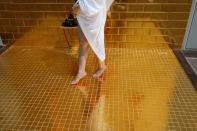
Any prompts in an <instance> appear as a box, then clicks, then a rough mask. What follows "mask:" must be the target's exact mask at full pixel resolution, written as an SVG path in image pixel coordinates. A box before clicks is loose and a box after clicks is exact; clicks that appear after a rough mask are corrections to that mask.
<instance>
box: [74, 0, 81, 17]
mask: <svg viewBox="0 0 197 131" xmlns="http://www.w3.org/2000/svg"><path fill="white" fill-rule="evenodd" d="M80 12H81V10H80V6H79V4H77V3H75V4H74V5H73V7H72V13H73V14H74V15H75V16H78V15H80Z"/></svg>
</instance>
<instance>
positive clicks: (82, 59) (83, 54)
mask: <svg viewBox="0 0 197 131" xmlns="http://www.w3.org/2000/svg"><path fill="white" fill-rule="evenodd" d="M87 56H88V43H87V40H86V38H85V36H84V35H83V33H82V32H81V31H80V52H79V70H78V73H77V75H76V77H75V79H74V80H73V81H72V83H71V84H77V83H78V82H79V81H80V80H81V79H82V78H83V77H85V76H86V75H87V73H86V71H85V67H86V60H87Z"/></svg>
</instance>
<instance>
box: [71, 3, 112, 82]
mask: <svg viewBox="0 0 197 131" xmlns="http://www.w3.org/2000/svg"><path fill="white" fill-rule="evenodd" d="M112 2H113V0H78V1H77V2H76V3H75V4H74V6H73V7H72V9H73V13H74V14H75V15H76V16H77V19H78V22H79V30H80V31H79V32H80V35H79V36H80V53H79V70H78V73H77V75H76V77H75V79H74V80H73V81H72V83H71V84H77V83H78V82H79V81H80V80H81V79H82V78H84V77H85V76H86V75H87V73H86V71H85V67H86V59H87V56H88V43H89V45H90V47H91V49H92V50H93V51H94V53H95V54H96V56H97V59H98V69H97V70H96V72H95V73H94V74H93V77H94V78H98V77H100V76H101V75H102V74H103V73H104V71H105V70H106V65H105V47H104V27H105V22H106V17H107V11H108V9H109V7H110V6H111V4H112Z"/></svg>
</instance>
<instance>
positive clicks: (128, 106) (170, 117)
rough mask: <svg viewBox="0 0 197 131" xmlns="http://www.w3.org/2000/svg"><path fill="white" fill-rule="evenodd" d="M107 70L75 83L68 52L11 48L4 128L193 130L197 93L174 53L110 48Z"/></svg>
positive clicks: (2, 78)
mask: <svg viewBox="0 0 197 131" xmlns="http://www.w3.org/2000/svg"><path fill="white" fill-rule="evenodd" d="M107 54H108V59H107V65H108V70H107V72H106V73H105V75H104V77H103V78H102V79H99V80H95V79H93V78H92V77H91V73H93V71H94V70H95V68H96V65H95V64H94V63H95V61H96V59H95V57H94V56H93V54H92V53H91V54H90V55H89V58H88V65H87V72H88V73H89V76H88V77H87V78H85V79H84V80H82V81H81V83H79V85H78V86H76V87H73V86H71V85H70V82H71V80H72V79H73V78H74V74H75V72H76V66H77V59H76V58H77V57H76V56H75V55H67V54H66V53H65V49H52V48H28V47H15V46H13V47H11V48H10V49H9V50H8V51H7V52H6V53H4V54H3V55H1V56H0V74H1V75H0V85H1V86H0V90H1V92H0V129H1V130H2V131H4V130H5V131H6V130H18V131H21V130H38V131H44V130H46V131H48V130H49V131H51V130H52V131H79V130H82V131H134V130H135V131H147V130H148V131H180V130H181V131H182V130H183V131H186V130H187V131H196V130H197V124H196V122H197V93H196V91H195V89H194V88H193V87H192V84H191V82H190V81H189V79H188V78H187V76H186V74H185V73H184V71H183V69H182V68H181V66H180V65H179V64H178V62H177V60H176V58H175V56H174V55H173V53H172V51H171V50H169V49H156V48H155V49H132V48H128V49H125V48H121V49H117V48H108V49H107Z"/></svg>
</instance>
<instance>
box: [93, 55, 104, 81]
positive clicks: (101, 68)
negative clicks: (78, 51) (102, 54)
mask: <svg viewBox="0 0 197 131" xmlns="http://www.w3.org/2000/svg"><path fill="white" fill-rule="evenodd" d="M106 68H107V66H106V64H105V61H101V60H100V59H98V69H97V70H96V72H95V73H94V74H93V77H94V78H98V77H100V76H102V74H103V73H104V71H105V70H106Z"/></svg>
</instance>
